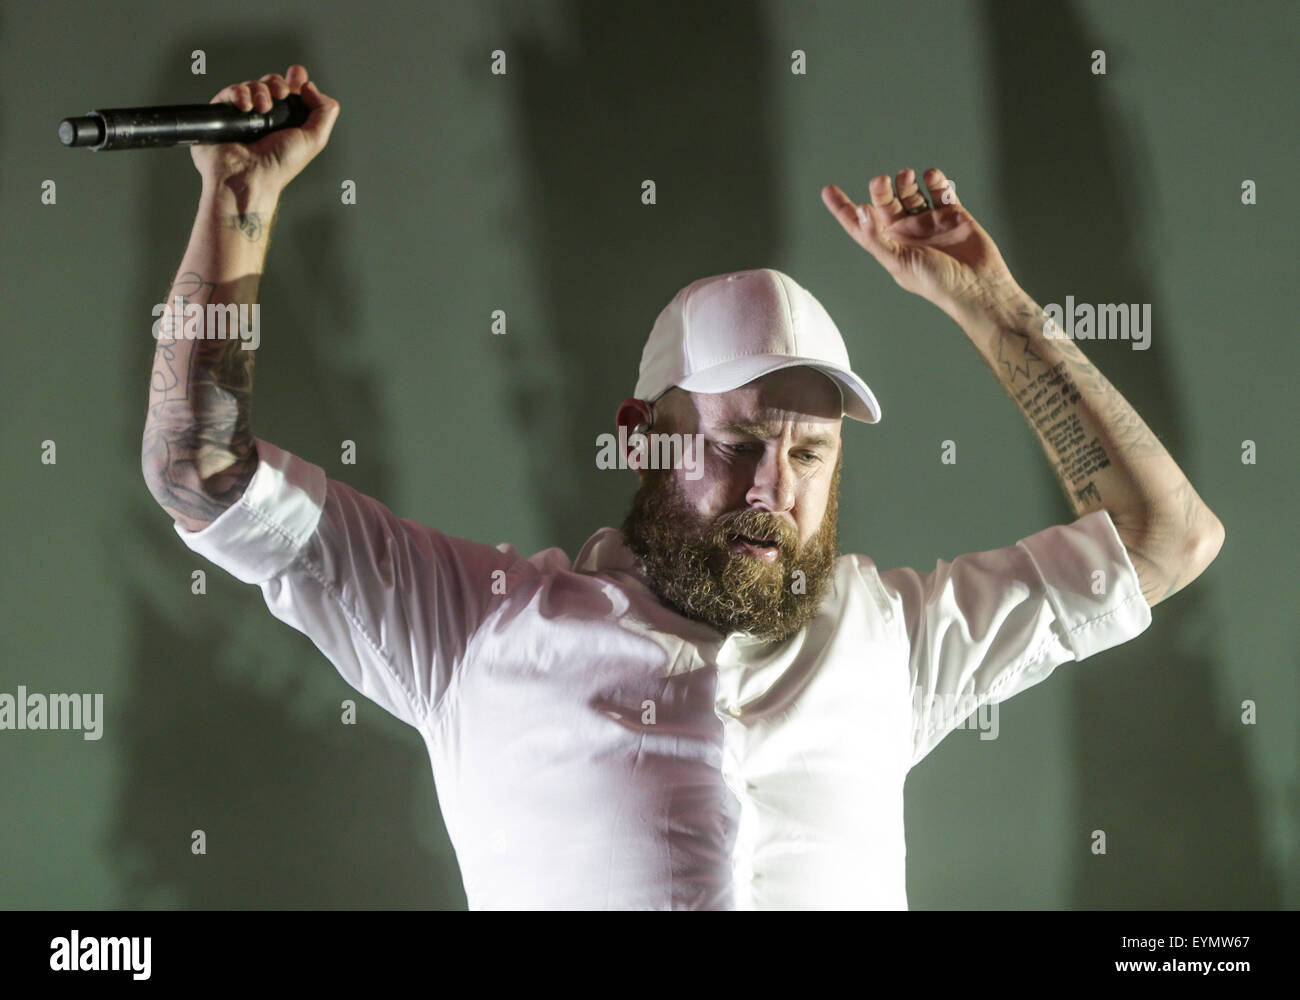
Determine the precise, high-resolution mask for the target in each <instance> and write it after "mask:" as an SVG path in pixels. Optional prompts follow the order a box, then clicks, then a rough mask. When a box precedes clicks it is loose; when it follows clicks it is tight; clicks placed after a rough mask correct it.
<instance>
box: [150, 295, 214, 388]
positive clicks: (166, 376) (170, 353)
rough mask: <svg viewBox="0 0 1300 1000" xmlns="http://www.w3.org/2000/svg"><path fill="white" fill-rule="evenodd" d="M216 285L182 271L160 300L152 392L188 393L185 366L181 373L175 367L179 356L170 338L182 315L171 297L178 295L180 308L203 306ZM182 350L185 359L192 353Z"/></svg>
mask: <svg viewBox="0 0 1300 1000" xmlns="http://www.w3.org/2000/svg"><path fill="white" fill-rule="evenodd" d="M216 287H217V286H216V284H215V283H214V282H211V281H204V280H203V278H202V277H201V276H200V275H198V274H196V273H195V272H193V271H186V272H185V273H184V274H181V275H179V276H178V277H177V279H176V283H175V284H174V285H172V287H171V289H170V290H169V291H168V292H167V298H166V300H165V303H164V304H165V305H166V306H167V309H166V310H165V311H164V312H163V314H162V316H161V317H160V318H159V320H158V347H157V348H156V350H155V352H154V365H153V374H152V375H151V376H150V378H149V387H150V388H151V389H152V390H153V391H154V392H160V393H162V398H163V399H185V398H186V397H187V396H188V393H189V370H188V367H187V370H186V371H185V373H184V376H183V377H182V375H181V373H179V372H177V370H176V366H177V363H178V361H179V359H178V358H177V348H176V343H177V342H176V341H175V340H174V339H172V334H173V329H174V327H173V323H177V324H181V325H182V328H183V317H182V316H178V315H175V314H174V313H173V311H172V307H173V306H174V304H175V300H176V299H177V298H178V297H179V298H180V300H181V309H182V310H183V309H184V308H185V306H187V305H189V304H190V303H191V302H193V303H197V304H198V305H204V306H205V305H207V303H208V301H209V300H210V299H211V298H212V292H213V289H215V288H216ZM182 343H184V342H182ZM184 354H185V361H186V362H187V363H188V362H190V361H191V360H192V359H193V357H194V354H193V352H191V351H185V352H184Z"/></svg>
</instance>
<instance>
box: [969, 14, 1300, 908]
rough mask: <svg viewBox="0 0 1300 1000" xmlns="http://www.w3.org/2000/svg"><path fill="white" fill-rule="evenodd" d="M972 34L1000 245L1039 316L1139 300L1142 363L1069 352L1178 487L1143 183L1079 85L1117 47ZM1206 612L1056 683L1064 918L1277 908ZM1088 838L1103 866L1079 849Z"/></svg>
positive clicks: (1185, 601)
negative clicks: (1067, 764) (1144, 346)
mask: <svg viewBox="0 0 1300 1000" xmlns="http://www.w3.org/2000/svg"><path fill="white" fill-rule="evenodd" d="M985 25H986V30H987V32H988V38H987V43H988V45H989V48H990V50H991V55H992V58H991V59H990V60H989V64H990V65H991V66H992V67H993V79H992V81H991V85H992V87H993V95H994V102H993V106H994V110H995V121H996V123H997V133H996V135H994V136H992V137H991V140H992V141H990V143H989V147H990V148H991V149H997V150H1000V152H1001V155H1002V158H1003V162H1002V165H1001V170H1000V172H999V175H998V176H999V178H1000V187H1001V192H1000V193H1001V196H1002V198H1003V200H1004V203H1005V204H1006V205H1008V206H1009V210H1008V211H1007V213H1006V217H1007V218H1008V219H1009V220H1011V221H1010V225H1008V226H1007V232H1006V233H1005V235H1003V236H1002V237H1000V240H1001V243H1002V247H1003V249H1004V251H1005V252H1006V255H1007V257H1008V258H1009V259H1011V260H1014V261H1016V262H1018V263H1017V264H1016V265H1015V267H1016V270H1017V277H1018V278H1019V280H1020V283H1021V284H1022V285H1023V286H1024V287H1025V289H1026V290H1027V291H1028V292H1029V293H1030V294H1031V295H1033V296H1034V298H1035V299H1036V300H1037V301H1038V302H1039V303H1040V304H1043V305H1046V304H1047V303H1049V302H1055V303H1058V304H1061V305H1063V304H1064V302H1065V296H1066V295H1073V296H1074V299H1075V302H1091V303H1103V302H1107V303H1121V302H1122V303H1150V305H1151V314H1152V329H1153V331H1154V333H1153V335H1152V341H1151V347H1150V348H1149V349H1148V350H1146V351H1142V352H1138V351H1133V350H1132V349H1131V344H1129V343H1127V342H1124V341H1093V342H1089V343H1085V344H1083V345H1082V346H1083V348H1084V351H1085V353H1086V354H1087V355H1088V357H1089V359H1090V360H1092V361H1093V362H1094V363H1095V364H1096V365H1097V367H1098V368H1099V369H1101V371H1102V372H1103V373H1105V374H1106V376H1107V377H1108V378H1109V379H1110V380H1111V382H1113V383H1114V385H1115V386H1116V388H1117V389H1119V391H1120V393H1121V394H1122V395H1124V396H1125V397H1126V398H1127V399H1128V400H1129V402H1131V403H1132V404H1133V406H1134V408H1135V409H1136V410H1137V411H1138V412H1139V413H1140V414H1142V416H1143V417H1144V418H1145V420H1146V422H1147V424H1148V425H1149V426H1150V427H1151V429H1152V430H1153V431H1154V432H1155V433H1156V435H1157V436H1158V437H1159V438H1160V439H1161V441H1162V442H1163V443H1164V445H1165V447H1166V448H1167V449H1168V450H1169V452H1170V454H1172V455H1173V457H1174V460H1175V461H1177V462H1178V463H1179V465H1180V467H1181V468H1182V469H1183V471H1184V472H1186V473H1187V475H1188V478H1190V479H1191V480H1192V481H1193V483H1195V482H1196V480H1197V472H1196V470H1195V469H1193V468H1189V467H1188V463H1187V461H1186V459H1187V456H1188V455H1189V442H1188V440H1187V435H1186V433H1185V431H1184V429H1183V423H1184V422H1183V420H1182V417H1181V413H1180V410H1181V401H1180V400H1179V399H1178V390H1177V386H1176V385H1175V384H1174V379H1173V375H1172V373H1171V371H1170V361H1171V359H1172V357H1173V354H1174V352H1175V351H1176V350H1177V348H1176V347H1175V346H1174V345H1173V344H1172V343H1171V342H1169V341H1165V340H1163V339H1162V338H1164V337H1166V336H1170V337H1174V336H1176V335H1177V334H1176V331H1172V330H1170V329H1169V328H1168V327H1167V326H1165V325H1164V324H1163V323H1162V317H1164V316H1165V315H1167V313H1166V311H1165V308H1164V306H1163V305H1162V303H1161V302H1160V301H1159V300H1158V299H1157V296H1156V289H1154V288H1153V287H1152V286H1151V283H1150V282H1149V281H1147V280H1146V279H1145V277H1144V276H1145V275H1146V274H1148V273H1150V271H1151V268H1150V266H1149V263H1148V257H1149V255H1150V254H1152V253H1154V252H1156V250H1154V249H1153V248H1152V242H1153V241H1151V240H1148V239H1144V234H1143V228H1142V227H1143V225H1144V224H1146V223H1148V222H1149V221H1150V220H1149V218H1147V217H1144V213H1145V212H1146V211H1148V210H1149V206H1150V204H1151V203H1150V202H1149V201H1148V200H1147V199H1144V198H1143V197H1142V196H1141V195H1142V185H1143V182H1141V181H1139V182H1137V183H1135V182H1134V179H1135V178H1148V177H1150V176H1151V170H1150V162H1149V160H1148V158H1147V156H1146V154H1145V150H1143V149H1142V148H1141V146H1140V142H1138V141H1137V140H1140V136H1139V135H1137V134H1136V133H1134V132H1132V131H1129V130H1126V128H1125V127H1124V126H1125V123H1124V121H1123V119H1122V117H1121V112H1120V110H1119V108H1118V107H1117V105H1116V104H1115V103H1114V102H1110V101H1108V99H1107V95H1108V90H1107V85H1106V77H1104V76H1093V75H1092V74H1091V73H1090V72H1089V71H1088V63H1089V62H1090V53H1091V52H1092V51H1093V50H1094V49H1102V50H1105V51H1106V54H1107V59H1108V61H1109V65H1110V68H1111V70H1112V72H1113V71H1114V69H1115V67H1116V65H1117V63H1118V60H1119V59H1120V58H1121V57H1122V54H1123V53H1126V52H1128V51H1129V48H1130V46H1129V43H1128V42H1127V41H1121V40H1117V39H1113V38H1102V37H1098V36H1097V35H1096V34H1095V32H1093V31H1091V30H1090V29H1089V27H1088V26H1087V25H1086V24H1085V22H1084V20H1083V18H1082V17H1081V16H1080V15H1079V13H1078V10H1077V8H1076V7H1075V5H1073V4H1043V3H1037V2H1034V0H986V3H985ZM1025 39H1033V44H1032V45H1027V44H1025ZM1063 65H1070V66H1071V67H1073V68H1072V69H1071V71H1070V72H1063V71H1062V66H1063ZM1048 79H1050V80H1051V83H1052V85H1051V86H1050V87H1045V86H1043V85H1042V82H1043V81H1044V80H1048ZM1044 473H1045V474H1044V479H1045V480H1050V485H1051V488H1052V489H1055V490H1059V488H1058V487H1056V484H1055V480H1051V479H1050V474H1049V473H1047V472H1046V466H1044ZM1045 488H1047V487H1046V486H1045ZM1103 499H1104V498H1103ZM1220 614H1221V611H1220V610H1219V609H1217V608H1216V607H1215V604H1214V602H1213V601H1212V600H1211V591H1210V590H1209V589H1208V588H1207V586H1206V583H1205V581H1198V582H1197V583H1195V584H1193V585H1192V586H1191V587H1189V588H1188V589H1186V590H1184V591H1182V592H1181V593H1179V594H1176V595H1175V596H1174V597H1172V598H1170V599H1169V601H1167V602H1166V603H1163V604H1160V605H1159V606H1158V607H1156V608H1155V609H1154V611H1153V621H1152V624H1151V627H1150V628H1149V629H1148V630H1147V631H1146V632H1145V633H1144V634H1143V635H1141V636H1140V637H1138V638H1137V639H1135V640H1133V641H1132V642H1130V643H1126V644H1124V645H1121V646H1118V647H1116V648H1115V649H1112V650H1110V651H1108V652H1106V653H1105V654H1103V655H1102V657H1099V658H1098V663H1097V665H1095V666H1092V667H1087V666H1084V667H1082V668H1080V669H1078V670H1071V671H1068V672H1066V673H1064V674H1058V675H1057V676H1058V677H1059V678H1060V679H1059V680H1057V681H1056V683H1069V684H1071V685H1073V686H1074V691H1075V706H1076V708H1077V712H1076V716H1075V725H1074V729H1073V736H1074V745H1073V755H1072V756H1073V759H1074V760H1075V761H1076V762H1077V764H1078V768H1079V770H1078V773H1077V774H1076V775H1074V776H1073V777H1074V785H1075V789H1074V792H1075V793H1074V796H1073V806H1074V815H1073V816H1072V817H1071V818H1070V822H1069V823H1068V825H1067V827H1066V830H1065V831H1063V833H1062V835H1063V836H1067V837H1069V838H1071V844H1072V845H1077V847H1076V849H1075V850H1074V852H1073V855H1072V856H1073V857H1075V858H1077V859H1078V863H1077V864H1076V865H1075V867H1074V870H1073V872H1072V873H1071V883H1070V884H1071V888H1070V890H1069V903H1068V906H1069V907H1070V908H1071V909H1094V908H1097V909H1100V908H1106V909H1117V908H1126V907H1151V908H1162V909H1165V908H1168V909H1180V908H1188V907H1205V908H1211V909H1213V908H1223V909H1229V908H1235V907H1258V908H1273V907H1276V906H1277V905H1278V903H1279V889H1278V884H1279V883H1278V878H1277V873H1275V872H1270V871H1267V870H1265V867H1264V863H1263V862H1262V860H1261V857H1260V854H1259V846H1260V845H1261V843H1262V836H1261V833H1262V831H1261V829H1260V815H1261V814H1260V806H1259V803H1258V802H1257V800H1256V798H1255V796H1254V795H1253V793H1252V785H1251V780H1250V772H1249V770H1248V768H1247V766H1246V760H1245V755H1244V751H1243V748H1242V746H1241V742H1240V737H1239V735H1237V734H1239V733H1240V729H1239V728H1238V729H1237V730H1236V732H1235V733H1234V731H1233V730H1232V729H1231V728H1230V727H1229V725H1228V724H1227V723H1228V721H1229V720H1231V719H1233V718H1235V712H1234V711H1232V710H1229V709H1230V706H1225V705H1223V704H1222V703H1215V702H1213V701H1212V700H1211V696H1212V693H1213V692H1214V691H1215V677H1216V673H1221V672H1217V671H1216V670H1215V667H1214V664H1213V662H1212V661H1211V660H1210V659H1209V658H1208V657H1207V656H1206V653H1205V650H1207V649H1213V648H1214V642H1213V637H1214V634H1215V630H1216V621H1217V617H1218V616H1219V615H1220ZM1103 657H1104V660H1103ZM1066 678H1068V681H1067V680H1066ZM1098 829H1100V830H1104V831H1105V833H1106V838H1107V851H1108V852H1107V854H1106V855H1104V856H1101V855H1093V854H1092V853H1091V852H1090V850H1089V845H1090V835H1091V832H1092V831H1093V830H1098Z"/></svg>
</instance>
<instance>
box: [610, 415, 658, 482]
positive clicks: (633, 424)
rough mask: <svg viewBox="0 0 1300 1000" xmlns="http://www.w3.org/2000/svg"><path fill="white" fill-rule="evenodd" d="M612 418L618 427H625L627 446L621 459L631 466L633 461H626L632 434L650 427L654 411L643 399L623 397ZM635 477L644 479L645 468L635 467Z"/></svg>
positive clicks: (630, 451) (629, 452) (642, 431)
mask: <svg viewBox="0 0 1300 1000" xmlns="http://www.w3.org/2000/svg"><path fill="white" fill-rule="evenodd" d="M614 419H615V422H616V423H617V425H618V426H619V427H625V428H627V430H626V432H625V437H626V440H627V447H625V448H624V449H623V460H624V461H625V462H626V463H627V465H628V468H632V467H633V463H632V462H630V461H628V459H629V456H630V455H631V453H632V436H633V435H634V434H638V433H641V434H644V433H645V432H646V431H648V430H649V429H650V427H651V425H652V423H653V422H654V411H653V409H652V408H651V406H650V404H649V403H647V402H646V401H645V400H644V399H625V400H623V403H622V405H621V406H619V408H618V413H617V414H616V415H615V417H614ZM636 477H637V479H644V478H645V470H644V469H636Z"/></svg>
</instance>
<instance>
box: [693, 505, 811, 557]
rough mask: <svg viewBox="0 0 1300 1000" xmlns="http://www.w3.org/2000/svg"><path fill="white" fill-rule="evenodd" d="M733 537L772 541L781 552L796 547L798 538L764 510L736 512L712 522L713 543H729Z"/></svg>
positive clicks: (783, 523)
mask: <svg viewBox="0 0 1300 1000" xmlns="http://www.w3.org/2000/svg"><path fill="white" fill-rule="evenodd" d="M733 535H745V536H746V537H748V538H753V539H772V540H774V541H775V542H776V543H777V545H778V547H780V549H781V550H782V551H793V550H794V549H795V548H797V547H798V545H797V543H798V538H797V536H796V534H795V532H794V529H792V528H791V527H790V526H789V525H788V524H786V523H785V522H784V521H782V520H781V519H780V518H778V517H777V516H776V515H775V514H771V513H769V512H767V511H764V510H737V511H732V512H731V513H730V514H725V515H723V516H722V517H720V518H718V520H717V521H716V522H714V529H713V537H714V539H715V541H720V542H724V543H725V542H729V541H730V540H731V538H732V536H733Z"/></svg>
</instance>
